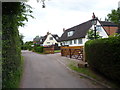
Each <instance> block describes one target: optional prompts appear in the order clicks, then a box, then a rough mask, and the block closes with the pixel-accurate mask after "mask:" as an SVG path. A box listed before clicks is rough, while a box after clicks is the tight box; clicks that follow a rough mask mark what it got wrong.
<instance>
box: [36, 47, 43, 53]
mask: <svg viewBox="0 0 120 90" xmlns="http://www.w3.org/2000/svg"><path fill="white" fill-rule="evenodd" d="M34 51H35V52H40V53H43V46H35V47H34Z"/></svg>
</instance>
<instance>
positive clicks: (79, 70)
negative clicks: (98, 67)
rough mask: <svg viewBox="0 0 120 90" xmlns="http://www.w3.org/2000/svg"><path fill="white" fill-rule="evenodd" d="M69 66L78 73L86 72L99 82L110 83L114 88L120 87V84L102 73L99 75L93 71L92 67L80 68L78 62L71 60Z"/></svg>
mask: <svg viewBox="0 0 120 90" xmlns="http://www.w3.org/2000/svg"><path fill="white" fill-rule="evenodd" d="M68 67H69V68H70V69H72V70H74V71H76V72H78V73H82V74H85V75H87V76H89V77H91V78H93V79H95V80H97V81H99V82H102V83H104V84H105V85H108V86H110V87H112V88H120V87H119V86H118V85H116V84H115V83H113V82H111V81H109V80H107V79H105V78H104V77H102V76H101V75H98V74H97V73H95V72H94V71H92V70H91V69H89V68H79V67H77V63H76V62H74V61H70V62H69V64H68Z"/></svg>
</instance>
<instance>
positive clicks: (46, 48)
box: [43, 46, 54, 54]
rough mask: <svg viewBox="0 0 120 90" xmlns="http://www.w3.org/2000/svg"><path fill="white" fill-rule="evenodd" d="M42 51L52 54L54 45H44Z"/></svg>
mask: <svg viewBox="0 0 120 90" xmlns="http://www.w3.org/2000/svg"><path fill="white" fill-rule="evenodd" d="M43 52H44V53H46V54H54V46H52V47H44V48H43Z"/></svg>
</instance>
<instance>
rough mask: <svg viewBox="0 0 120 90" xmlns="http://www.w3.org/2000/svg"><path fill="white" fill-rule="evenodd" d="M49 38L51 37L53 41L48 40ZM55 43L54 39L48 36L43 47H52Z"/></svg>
mask: <svg viewBox="0 0 120 90" xmlns="http://www.w3.org/2000/svg"><path fill="white" fill-rule="evenodd" d="M50 37H52V38H53V40H50ZM48 42H49V43H48ZM55 43H58V42H57V41H56V40H55V38H54V37H53V36H52V35H51V34H49V35H48V36H47V38H46V40H45V41H44V43H43V46H48V45H54V44H55Z"/></svg>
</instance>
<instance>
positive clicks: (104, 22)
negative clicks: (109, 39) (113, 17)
mask: <svg viewBox="0 0 120 90" xmlns="http://www.w3.org/2000/svg"><path fill="white" fill-rule="evenodd" d="M99 22H100V24H101V25H102V26H112V27H117V26H118V25H117V24H115V23H113V22H108V21H99Z"/></svg>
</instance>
